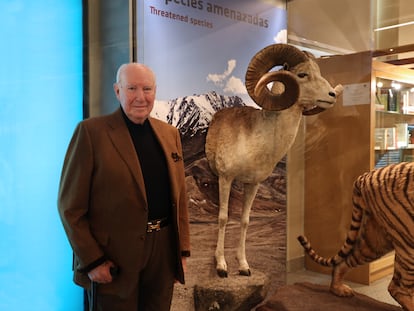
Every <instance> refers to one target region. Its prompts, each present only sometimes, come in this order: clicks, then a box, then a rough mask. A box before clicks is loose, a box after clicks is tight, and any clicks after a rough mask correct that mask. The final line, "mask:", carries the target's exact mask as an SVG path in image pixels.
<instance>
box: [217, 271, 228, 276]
mask: <svg viewBox="0 0 414 311" xmlns="http://www.w3.org/2000/svg"><path fill="white" fill-rule="evenodd" d="M217 274H218V276H219V277H221V278H226V277H227V276H228V275H227V271H226V270H223V269H217Z"/></svg>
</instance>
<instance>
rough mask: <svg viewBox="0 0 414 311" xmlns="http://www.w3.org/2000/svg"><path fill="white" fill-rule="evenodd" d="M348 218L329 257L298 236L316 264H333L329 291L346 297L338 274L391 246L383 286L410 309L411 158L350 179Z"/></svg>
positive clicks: (413, 302) (413, 303)
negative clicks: (346, 227) (387, 275)
mask: <svg viewBox="0 0 414 311" xmlns="http://www.w3.org/2000/svg"><path fill="white" fill-rule="evenodd" d="M352 203H353V208H352V221H351V226H350V229H349V231H348V233H347V238H346V241H345V242H344V244H343V246H342V248H341V249H340V251H339V252H338V253H337V254H336V255H335V256H333V257H329V258H324V257H322V256H319V255H318V254H317V253H316V252H315V250H314V249H313V248H312V246H311V244H310V242H309V241H308V240H307V238H306V237H304V236H299V237H298V240H299V241H300V243H301V244H302V246H303V247H304V249H305V252H306V253H307V254H308V255H309V256H310V257H311V258H312V259H313V260H314V261H315V262H317V263H318V264H320V265H324V266H331V267H333V271H332V280H331V286H330V290H331V291H332V292H333V293H334V294H336V295H338V296H350V295H352V294H353V291H352V289H351V288H349V287H348V286H347V285H345V284H343V279H344V276H345V274H346V272H348V270H349V269H351V268H352V267H356V266H357V265H363V264H365V263H369V262H371V261H373V260H375V259H378V258H380V257H381V256H383V255H385V254H386V253H388V252H390V251H392V250H395V261H394V275H393V278H392V280H391V283H390V284H389V287H388V291H389V292H390V294H391V296H392V297H393V298H394V299H395V300H396V301H397V302H398V303H399V304H400V305H401V306H402V307H403V308H404V309H405V310H408V311H414V163H399V164H392V165H388V166H385V167H383V168H379V169H376V170H373V171H371V172H368V173H365V174H363V175H361V176H359V177H358V178H357V180H356V181H355V183H354V189H353V196H352Z"/></svg>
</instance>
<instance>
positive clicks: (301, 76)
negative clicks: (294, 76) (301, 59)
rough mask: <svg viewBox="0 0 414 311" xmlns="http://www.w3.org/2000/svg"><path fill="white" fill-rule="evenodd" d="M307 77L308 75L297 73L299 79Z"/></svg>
mask: <svg viewBox="0 0 414 311" xmlns="http://www.w3.org/2000/svg"><path fill="white" fill-rule="evenodd" d="M307 76H309V75H308V74H307V73H305V72H301V73H298V77H299V78H304V77H307Z"/></svg>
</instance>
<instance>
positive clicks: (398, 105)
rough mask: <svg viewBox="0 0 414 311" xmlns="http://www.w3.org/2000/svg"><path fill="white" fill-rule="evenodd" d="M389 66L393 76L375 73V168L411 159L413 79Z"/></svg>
mask: <svg viewBox="0 0 414 311" xmlns="http://www.w3.org/2000/svg"><path fill="white" fill-rule="evenodd" d="M400 72H401V68H396V67H390V68H389V74H391V75H393V76H394V79H389V78H390V75H387V78H382V76H383V75H382V74H381V72H376V71H374V74H375V133H374V135H375V136H374V137H375V145H374V150H375V168H379V167H383V166H386V165H389V164H392V163H398V162H402V161H413V160H414V79H413V81H412V82H411V81H407V79H404V75H402V76H401V73H400Z"/></svg>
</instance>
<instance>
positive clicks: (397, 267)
mask: <svg viewBox="0 0 414 311" xmlns="http://www.w3.org/2000/svg"><path fill="white" fill-rule="evenodd" d="M400 251H401V250H400V249H399V248H398V247H396V248H395V261H394V275H393V278H392V280H391V283H390V284H389V286H388V292H389V293H390V294H391V296H392V297H393V298H394V299H395V300H396V301H397V302H398V303H399V304H400V305H401V306H402V307H403V308H404V310H406V311H414V284H413V283H414V280H413V279H412V278H413V275H412V271H407V270H406V269H405V268H404V267H406V266H411V267H412V266H413V263H412V262H411V261H412V256H410V255H406V258H405V259H406V260H404V259H402V256H401V255H400ZM404 253H407V252H404ZM407 259H408V260H409V261H410V262H406V261H407ZM401 261H402V262H404V261H405V264H404V265H402V264H401ZM407 264H408V265H407ZM410 279H411V280H410Z"/></svg>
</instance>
